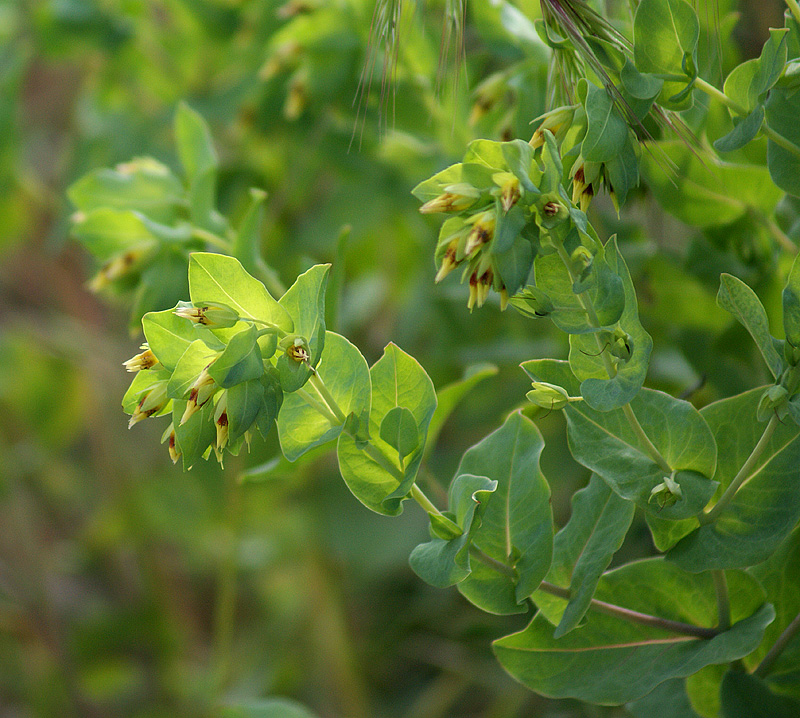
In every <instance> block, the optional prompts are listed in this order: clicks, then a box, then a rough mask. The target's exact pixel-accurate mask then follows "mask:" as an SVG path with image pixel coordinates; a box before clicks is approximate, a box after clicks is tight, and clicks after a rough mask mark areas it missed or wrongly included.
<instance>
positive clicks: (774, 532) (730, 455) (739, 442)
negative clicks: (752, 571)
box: [669, 388, 800, 571]
mask: <svg viewBox="0 0 800 718" xmlns="http://www.w3.org/2000/svg"><path fill="white" fill-rule="evenodd" d="M763 393H764V389H763V388H760V389H753V390H751V391H748V392H745V393H744V394H740V395H738V396H735V397H731V398H729V399H723V400H721V401H717V402H714V403H713V404H709V405H708V406H706V407H704V408H703V410H702V411H701V413H702V415H703V418H704V419H705V420H706V421H707V422H708V425H709V426H710V427H711V431H712V432H713V434H714V437H715V439H716V441H717V447H718V450H719V461H718V464H717V471H716V473H715V475H714V478H715V480H716V481H719V482H720V487H719V489H718V495H719V493H721V492H722V491H723V490H724V489H725V488H726V487H727V486H728V485H729V484H730V482H731V481H732V480H733V478H734V477H735V476H736V474H737V473H738V471H739V469H740V468H741V466H742V465H743V464H744V462H745V461H746V460H747V458H748V457H749V456H750V454H751V452H752V451H753V449H754V448H755V446H756V444H757V443H758V441H759V439H760V438H761V435H762V433H763V431H764V424H762V423H759V422H757V421H756V411H757V408H758V402H759V400H760V398H761V395H762V394H763ZM798 465H800V427H798V426H797V425H796V424H794V423H792V422H785V423H784V424H780V423H779V424H778V426H777V428H776V430H775V433H774V434H773V435H772V438H771V439H770V441H769V443H768V444H767V446H766V449H765V450H764V452H763V453H762V455H761V457H760V458H759V460H758V462H757V465H756V466H755V467H754V468H753V471H752V473H751V477H750V478H749V479H748V480H747V481H746V482H745V483H744V484H743V485H742V487H741V488H740V489H739V491H738V493H737V494H736V496H735V497H734V499H733V500H732V501H731V503H730V504H728V506H727V507H726V508H725V509H724V510H723V511H722V512H721V513H720V514H719V516H718V518H717V519H716V520H715V521H714V522H713V523H710V524H706V525H704V526H700V527H699V528H698V529H696V530H695V531H693V532H692V533H691V534H689V535H688V536H686V537H685V538H683V539H682V540H681V541H680V542H679V543H678V544H677V545H676V546H675V547H674V548H673V549H672V550H671V551H670V553H669V558H670V560H671V561H674V562H675V563H676V564H678V565H679V566H681V567H682V568H684V569H685V570H687V571H705V570H708V569H715V568H735V567H744V566H752V565H754V564H757V563H760V562H761V561H764V560H765V559H767V558H769V556H770V554H772V552H773V551H774V550H775V549H776V548H777V546H778V545H779V544H780V542H781V541H782V540H783V539H784V538H785V537H786V536H787V535H788V534H789V532H790V531H791V530H792V528H793V527H794V526H795V524H796V523H797V521H798V519H800V492H798V491H797V490H796V486H795V483H796V478H797V467H798Z"/></svg>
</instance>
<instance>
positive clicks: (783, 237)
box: [757, 215, 797, 254]
mask: <svg viewBox="0 0 800 718" xmlns="http://www.w3.org/2000/svg"><path fill="white" fill-rule="evenodd" d="M757 216H758V217H760V218H761V219H762V220H763V222H764V225H765V226H766V228H767V229H768V230H769V233H770V234H771V235H772V236H773V238H774V239H775V241H776V242H777V243H778V244H779V245H780V246H781V247H782V248H783V249H784V250H786V251H787V252H791V253H792V254H795V253H796V252H797V245H796V244H795V243H794V242H793V241H792V239H791V238H790V237H789V235H788V234H786V232H784V231H783V230H782V229H781V228H780V227H779V226H778V225H777V224H776V222H775V220H773V219H771V218H770V217H765V216H763V215H757Z"/></svg>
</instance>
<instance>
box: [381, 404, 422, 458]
mask: <svg viewBox="0 0 800 718" xmlns="http://www.w3.org/2000/svg"><path fill="white" fill-rule="evenodd" d="M380 437H381V439H383V440H384V441H385V442H386V443H387V444H389V446H391V447H392V448H393V449H396V450H397V453H398V459H399V460H400V462H402V461H403V459H405V457H406V456H408V455H409V454H410V453H411V452H412V451H414V449H416V448H417V447H418V446H419V432H418V431H417V421H416V419H415V418H414V415H413V414H412V413H411V412H410V411H409V410H408V409H406V408H405V407H404V406H396V407H394V409H390V410H389V412H388V413H387V414H386V416H384V417H383V421H381V429H380Z"/></svg>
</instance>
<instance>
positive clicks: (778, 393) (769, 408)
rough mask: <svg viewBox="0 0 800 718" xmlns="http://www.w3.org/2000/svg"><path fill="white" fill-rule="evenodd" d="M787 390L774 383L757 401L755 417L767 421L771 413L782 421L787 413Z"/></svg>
mask: <svg viewBox="0 0 800 718" xmlns="http://www.w3.org/2000/svg"><path fill="white" fill-rule="evenodd" d="M789 398H790V397H789V390H788V389H787V388H786V387H785V386H781V385H780V384H776V385H775V386H771V387H770V388H769V389H767V390H766V391H765V392H764V393H763V394H762V395H761V399H760V400H759V402H758V408H757V409H756V419H757V420H758V421H767V420H768V419H769V418H770V417H771V416H772V415H773V414H775V415H776V416H777V417H778V420H779V421H783V419H784V418H785V417H786V415H787V414H788V413H789Z"/></svg>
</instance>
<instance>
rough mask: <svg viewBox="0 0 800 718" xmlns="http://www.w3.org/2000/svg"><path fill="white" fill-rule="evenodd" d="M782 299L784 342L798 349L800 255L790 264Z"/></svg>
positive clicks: (799, 342) (799, 335) (799, 326)
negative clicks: (790, 267)
mask: <svg viewBox="0 0 800 718" xmlns="http://www.w3.org/2000/svg"><path fill="white" fill-rule="evenodd" d="M782 299H783V329H784V332H785V334H786V341H787V342H788V343H789V345H790V346H792V347H800V255H798V257H795V259H794V262H793V263H792V269H791V271H790V272H789V277H788V279H787V280H786V286H785V287H784V289H783V294H782Z"/></svg>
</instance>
